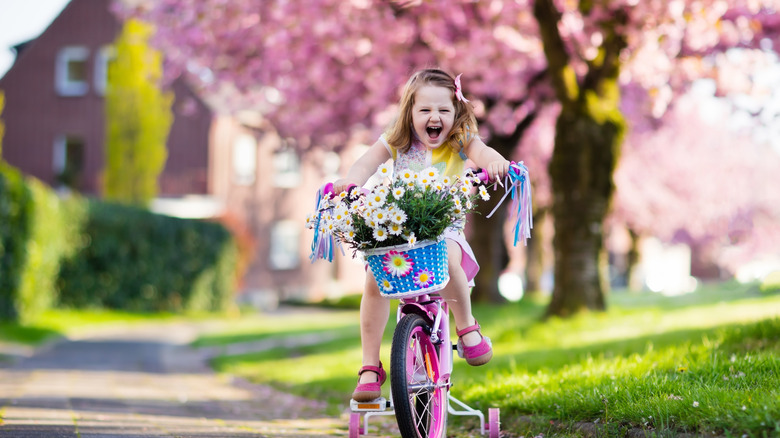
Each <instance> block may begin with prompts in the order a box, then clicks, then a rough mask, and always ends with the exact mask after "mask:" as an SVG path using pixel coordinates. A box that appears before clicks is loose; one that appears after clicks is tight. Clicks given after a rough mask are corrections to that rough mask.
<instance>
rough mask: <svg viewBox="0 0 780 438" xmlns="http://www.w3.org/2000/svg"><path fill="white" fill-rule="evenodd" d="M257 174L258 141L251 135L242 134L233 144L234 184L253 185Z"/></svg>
mask: <svg viewBox="0 0 780 438" xmlns="http://www.w3.org/2000/svg"><path fill="white" fill-rule="evenodd" d="M256 173H257V140H255V138H254V137H253V136H251V135H249V134H240V135H239V136H238V137H236V140H235V141H234V142H233V182H234V183H236V184H239V185H244V186H248V185H252V184H253V183H254V182H255V174H256Z"/></svg>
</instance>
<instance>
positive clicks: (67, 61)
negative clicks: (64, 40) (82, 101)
mask: <svg viewBox="0 0 780 438" xmlns="http://www.w3.org/2000/svg"><path fill="white" fill-rule="evenodd" d="M88 58H89V50H88V49H87V48H86V47H65V48H63V49H61V50H60V52H59V53H58V54H57V65H56V67H55V68H56V71H55V75H54V77H55V82H56V83H55V87H56V89H57V93H59V95H60V96H83V95H85V94H87V91H89V84H88V83H87V59H88Z"/></svg>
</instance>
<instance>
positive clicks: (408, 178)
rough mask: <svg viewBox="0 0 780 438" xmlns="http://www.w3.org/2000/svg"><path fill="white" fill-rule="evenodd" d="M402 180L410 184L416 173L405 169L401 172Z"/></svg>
mask: <svg viewBox="0 0 780 438" xmlns="http://www.w3.org/2000/svg"><path fill="white" fill-rule="evenodd" d="M400 178H401V181H403V182H409V181H411V180H413V179H414V178H415V176H414V172H412V171H411V170H409V169H404V170H402V171H401V174H400Z"/></svg>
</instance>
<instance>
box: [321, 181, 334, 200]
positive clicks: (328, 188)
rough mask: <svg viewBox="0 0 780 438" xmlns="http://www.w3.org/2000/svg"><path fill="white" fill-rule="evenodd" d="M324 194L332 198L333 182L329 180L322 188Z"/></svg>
mask: <svg viewBox="0 0 780 438" xmlns="http://www.w3.org/2000/svg"><path fill="white" fill-rule="evenodd" d="M322 194H323V195H325V196H327V197H328V198H330V197H331V196H332V195H333V183H332V182H329V183H327V184H325V187H323V188H322Z"/></svg>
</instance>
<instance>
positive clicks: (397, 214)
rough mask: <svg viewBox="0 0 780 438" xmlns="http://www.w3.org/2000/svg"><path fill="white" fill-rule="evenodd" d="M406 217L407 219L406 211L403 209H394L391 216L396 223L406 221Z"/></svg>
mask: <svg viewBox="0 0 780 438" xmlns="http://www.w3.org/2000/svg"><path fill="white" fill-rule="evenodd" d="M406 219H407V216H406V213H405V212H404V211H403V210H401V209H398V210H396V211H394V212H393V214H392V215H391V216H390V220H391V221H393V223H396V224H403V223H404V222H406Z"/></svg>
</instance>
